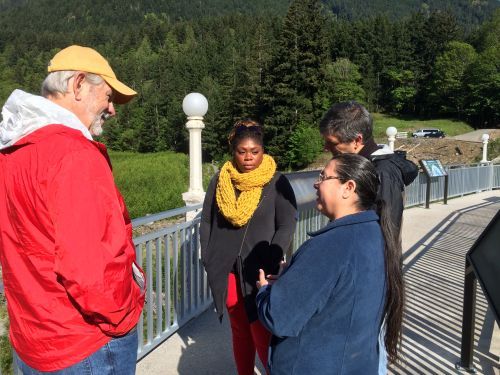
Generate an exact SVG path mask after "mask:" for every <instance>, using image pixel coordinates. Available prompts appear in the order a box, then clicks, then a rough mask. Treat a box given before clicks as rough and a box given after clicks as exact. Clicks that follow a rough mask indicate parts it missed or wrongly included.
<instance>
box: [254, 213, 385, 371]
mask: <svg viewBox="0 0 500 375" xmlns="http://www.w3.org/2000/svg"><path fill="white" fill-rule="evenodd" d="M384 299H385V271H384V239H383V236H382V232H381V229H380V225H379V223H378V216H377V214H376V213H375V212H374V211H363V212H360V213H356V214H353V215H348V216H345V217H342V218H340V219H338V220H335V221H332V222H330V223H329V224H328V225H327V226H325V227H324V228H323V229H321V230H319V231H317V232H315V233H313V234H312V238H311V239H309V240H308V241H307V242H305V243H304V244H303V245H302V246H301V247H300V248H299V249H298V250H297V252H296V254H295V255H294V256H293V258H292V260H291V262H290V265H289V267H288V268H287V269H286V270H285V271H284V272H283V274H282V275H281V277H280V278H279V280H278V281H276V282H275V283H274V284H273V285H272V286H270V285H268V286H265V287H263V288H261V289H260V291H259V293H258V295H257V306H258V313H259V318H260V320H261V321H262V323H263V324H264V325H265V326H266V327H267V328H268V329H269V330H270V331H271V332H272V333H273V338H272V340H271V349H270V354H269V367H270V371H271V374H273V375H280V374H286V375H293V374H297V375H298V374H300V375H302V374H315V375H318V374H325V375H326V374H328V375H331V374H363V375H366V374H377V373H378V370H379V350H378V337H379V331H380V324H381V320H382V313H383V307H384Z"/></svg>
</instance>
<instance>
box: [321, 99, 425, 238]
mask: <svg viewBox="0 0 500 375" xmlns="http://www.w3.org/2000/svg"><path fill="white" fill-rule="evenodd" d="M319 130H320V132H321V135H322V136H323V138H324V139H325V149H326V150H328V151H330V152H331V153H332V155H336V154H339V153H356V154H360V155H361V156H364V157H365V158H367V159H369V160H371V161H372V162H373V163H374V165H375V169H376V170H377V173H378V176H379V179H380V189H379V193H378V195H379V198H381V199H382V200H384V201H385V202H386V204H388V205H389V206H390V209H391V211H390V212H391V217H392V221H393V223H394V225H395V227H396V231H397V232H400V231H401V222H402V217H403V206H404V205H403V191H404V187H405V185H409V184H410V183H411V182H412V181H413V180H414V179H415V177H416V176H417V175H418V169H417V166H416V165H415V164H414V163H412V162H410V161H408V160H406V159H404V158H403V157H400V156H398V155H395V154H394V153H393V152H392V151H391V150H390V149H389V148H388V147H380V146H378V145H377V144H376V143H375V141H374V140H373V120H372V117H371V115H370V113H369V112H368V111H367V110H366V108H365V107H364V106H362V105H361V104H359V103H357V102H355V101H350V102H343V103H337V104H334V105H333V106H332V107H331V108H330V109H329V110H328V112H326V114H325V115H324V117H323V119H322V120H321V122H320V124H319Z"/></svg>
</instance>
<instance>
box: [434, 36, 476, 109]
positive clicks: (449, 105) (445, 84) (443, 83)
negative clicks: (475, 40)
mask: <svg viewBox="0 0 500 375" xmlns="http://www.w3.org/2000/svg"><path fill="white" fill-rule="evenodd" d="M476 58H477V53H476V51H475V50H474V47H472V46H471V45H470V44H467V43H463V42H456V41H454V42H450V43H449V44H448V46H447V47H446V51H445V52H444V53H443V54H441V55H440V56H438V57H437V59H436V63H435V65H434V69H433V80H432V86H431V92H430V93H429V95H430V97H431V100H432V99H434V101H435V103H436V105H437V107H438V108H439V111H440V112H441V113H443V114H448V115H450V114H451V115H458V117H461V114H462V112H463V106H464V100H465V91H464V89H463V80H464V73H465V71H466V69H467V68H468V67H469V65H470V64H471V63H472V62H474V61H475V60H476Z"/></svg>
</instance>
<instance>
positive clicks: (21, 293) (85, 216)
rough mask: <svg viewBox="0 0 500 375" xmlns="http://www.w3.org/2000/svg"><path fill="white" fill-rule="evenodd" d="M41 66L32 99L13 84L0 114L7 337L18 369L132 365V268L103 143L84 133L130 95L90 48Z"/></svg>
mask: <svg viewBox="0 0 500 375" xmlns="http://www.w3.org/2000/svg"><path fill="white" fill-rule="evenodd" d="M48 72H49V74H48V76H47V77H46V79H45V80H44V82H43V84H42V96H36V95H31V94H28V93H26V92H23V91H21V90H15V91H14V92H13V93H12V94H11V96H10V97H9V99H8V100H7V102H6V103H5V106H4V107H3V109H2V117H3V121H2V122H1V123H0V262H1V266H2V271H3V278H4V289H5V295H6V297H7V303H8V310H9V318H10V340H11V343H12V345H13V347H14V349H15V351H16V353H17V358H16V361H17V363H18V366H19V367H20V369H21V370H22V371H23V372H24V373H32V374H36V373H41V372H44V373H45V372H49V371H60V373H61V374H82V373H87V372H89V371H90V372H92V373H96V374H133V373H135V363H136V357H137V344H138V337H137V331H136V330H135V327H136V324H137V321H138V319H139V317H140V314H141V311H142V307H143V304H144V288H145V285H144V273H143V271H142V270H141V269H140V268H139V267H138V266H137V265H136V264H135V262H134V260H135V249H134V245H133V242H132V228H131V222H130V219H129V216H128V213H127V209H126V207H125V203H124V201H123V198H122V196H121V195H120V193H119V191H118V189H117V188H116V186H115V183H114V180H113V175H112V173H111V165H110V164H109V157H108V154H107V152H106V148H105V147H104V145H102V144H100V143H98V142H96V141H94V140H93V139H92V136H93V135H99V134H100V133H101V131H102V128H101V126H102V124H103V122H104V121H105V120H106V119H107V118H108V117H110V116H114V115H115V108H114V104H115V103H116V104H122V103H127V102H128V101H130V100H131V99H132V98H133V97H134V96H135V95H136V92H135V91H134V90H132V89H131V88H129V87H128V86H126V85H125V84H123V83H121V82H120V81H119V80H118V79H117V78H116V75H115V74H114V72H113V70H112V69H111V67H110V66H109V64H108V62H107V61H106V59H105V58H104V57H102V56H101V55H100V54H99V53H98V52H97V51H95V50H93V49H91V48H86V47H80V46H70V47H68V48H65V49H63V50H61V51H60V52H59V53H57V54H56V55H55V56H54V58H53V59H52V60H51V61H50V63H49V66H48ZM58 373H59V372H58Z"/></svg>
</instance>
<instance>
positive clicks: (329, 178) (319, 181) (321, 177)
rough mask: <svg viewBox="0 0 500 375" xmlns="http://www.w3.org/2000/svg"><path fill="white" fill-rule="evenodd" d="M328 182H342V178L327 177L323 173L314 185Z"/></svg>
mask: <svg viewBox="0 0 500 375" xmlns="http://www.w3.org/2000/svg"><path fill="white" fill-rule="evenodd" d="M326 180H340V177H338V176H326V175H325V174H324V173H323V172H321V173H320V174H319V176H318V179H317V180H316V181H315V182H314V184H316V185H319V184H321V183H322V182H323V181H326Z"/></svg>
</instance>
